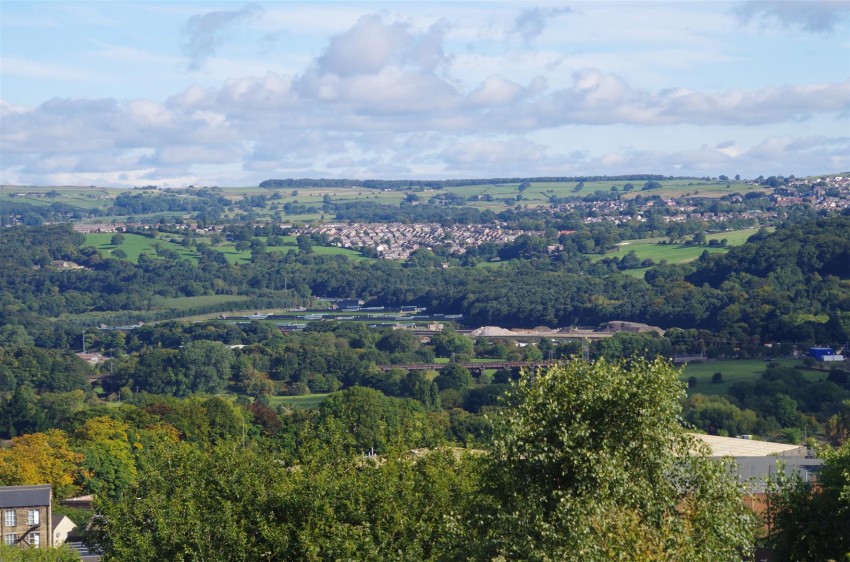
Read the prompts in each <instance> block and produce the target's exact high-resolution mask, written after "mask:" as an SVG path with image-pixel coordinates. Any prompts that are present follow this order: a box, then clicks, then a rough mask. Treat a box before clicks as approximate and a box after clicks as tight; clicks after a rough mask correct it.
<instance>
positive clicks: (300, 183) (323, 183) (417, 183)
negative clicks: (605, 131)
mask: <svg viewBox="0 0 850 562" xmlns="http://www.w3.org/2000/svg"><path fill="white" fill-rule="evenodd" d="M665 179H671V180H672V179H699V178H695V177H694V178H691V177H690V176H687V177H674V176H669V177H668V176H664V175H662V174H628V175H624V176H555V177H540V178H485V179H465V180H380V179H374V180H352V179H345V178H343V179H326V178H321V179H313V178H300V179H292V178H290V179H281V180H275V179H269V180H266V181H264V182H261V183H260V187H265V188H291V187H365V188H369V189H404V188H406V187H424V188H431V189H443V188H445V187H463V186H468V185H481V184H498V183H520V182H536V183H555V182H580V181H585V182H587V181H660V180H665Z"/></svg>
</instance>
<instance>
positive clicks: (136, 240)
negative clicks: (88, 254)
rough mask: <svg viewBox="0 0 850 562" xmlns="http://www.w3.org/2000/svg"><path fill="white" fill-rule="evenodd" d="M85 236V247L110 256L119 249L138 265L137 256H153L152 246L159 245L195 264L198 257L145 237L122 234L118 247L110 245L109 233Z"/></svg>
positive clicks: (168, 243)
mask: <svg viewBox="0 0 850 562" xmlns="http://www.w3.org/2000/svg"><path fill="white" fill-rule="evenodd" d="M85 236H86V241H85V243H84V244H85V245H86V246H94V247H95V248H97V249H98V250H99V251H100V252H101V253H102V254H104V255H110V253H111V252H112V250H116V249H118V248H121V249H122V250H123V251H124V252H125V253H126V254H127V260H129V261H131V262H133V263H138V262H139V256H140V255H142V254H145V253H147V254H151V255H153V256H155V255H156V250H155V249H154V245H156V244H159V245H160V247H162V248H166V249H168V250H173V251H175V252H177V253H178V254H179V255H180V257H182V258H186V259H188V260H191V261H193V262H195V263H197V261H198V258H199V257H200V255H199V254H198V253H197V252H195V251H192V250H187V249H186V248H184V247H183V246H180V245H178V244H174V243H173V242H169V241H167V240H159V239H155V238H148V237H147V236H141V235H139V234H129V233H128V234H122V236H123V237H124V242H123V243H122V244H121V245H120V246H113V245H112V236H113V235H112V234H109V233H94V234H86V235H85Z"/></svg>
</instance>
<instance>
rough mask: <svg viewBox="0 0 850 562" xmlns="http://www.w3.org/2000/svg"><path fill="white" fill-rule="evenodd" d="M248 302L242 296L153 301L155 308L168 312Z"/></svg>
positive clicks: (213, 296)
mask: <svg viewBox="0 0 850 562" xmlns="http://www.w3.org/2000/svg"><path fill="white" fill-rule="evenodd" d="M246 300H248V297H246V296H243V295H201V296H197V297H175V298H160V299H157V300H155V301H154V303H153V304H154V306H155V307H156V308H167V309H169V310H191V309H196V308H198V307H202V306H211V305H216V304H224V303H236V302H242V301H246Z"/></svg>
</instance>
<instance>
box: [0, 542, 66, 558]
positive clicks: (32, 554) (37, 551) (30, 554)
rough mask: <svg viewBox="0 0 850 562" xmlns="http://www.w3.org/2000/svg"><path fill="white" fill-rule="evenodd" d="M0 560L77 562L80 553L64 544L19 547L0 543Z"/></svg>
mask: <svg viewBox="0 0 850 562" xmlns="http://www.w3.org/2000/svg"><path fill="white" fill-rule="evenodd" d="M0 560H3V562H78V561H79V560H80V555H79V554H78V553H77V551H76V550H73V549H72V548H70V547H69V546H66V545H62V546H59V547H56V548H45V547H41V548H19V547H17V546H6V545H0Z"/></svg>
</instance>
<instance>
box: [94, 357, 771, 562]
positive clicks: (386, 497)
mask: <svg viewBox="0 0 850 562" xmlns="http://www.w3.org/2000/svg"><path fill="white" fill-rule="evenodd" d="M683 396H684V389H683V386H682V384H681V383H680V382H679V381H678V373H677V372H676V371H675V370H674V369H673V368H672V367H671V366H670V365H669V364H667V363H664V362H653V363H648V362H645V361H638V362H634V363H613V364H612V363H606V362H604V361H599V362H596V363H583V362H572V363H568V364H566V365H562V366H558V367H555V368H551V369H548V370H546V371H541V372H538V373H535V374H533V375H530V374H526V375H524V376H523V377H522V378H521V379H520V381H519V382H518V383H517V384H516V385H515V386H514V387H513V389H512V390H511V392H510V394H509V397H508V400H507V402H506V404H505V407H504V408H503V410H502V412H501V413H499V414H498V415H497V417H496V419H495V428H496V435H495V437H494V440H493V442H494V445H493V448H492V450H491V451H490V452H489V453H487V452H485V451H476V452H462V451H459V450H454V449H442V448H434V447H433V445H432V446H431V447H432V448H430V449H424V450H423V449H420V450H416V451H411V441H410V438H411V436H416V435H418V433H417V431H418V429H417V428H418V427H419V426H418V422H417V423H411V420H413V421H416V420H419V419H421V418H422V417H423V416H424V415H426V414H425V413H424V411H423V409H422V408H421V406H420V405H418V403H414V402H412V401H399V400H396V401H392V402H391V403H390V402H387V400H389V399H386V398H383V397H381V396H380V394H379V393H376V392H375V391H370V390H368V389H358V388H353V389H350V390H348V391H345V392H342V393H338V394H335V395H334V396H332V397H330V398H328V399H327V401H326V404H327V405H323V407H322V409H321V410H320V412H319V413H317V415H316V418H317V419H315V420H310V421H309V423H307V424H305V426H303V427H302V428H301V430H300V431H299V432H298V433H297V435H296V436H295V441H297V443H298V445H297V446H296V447H293V449H291V450H290V449H287V450H286V451H280V450H278V451H273V450H272V451H264V450H261V449H259V446H258V445H256V444H254V445H251V444H249V445H248V446H247V447H246V446H244V445H242V444H241V442H239V441H235V442H227V441H224V442H220V443H219V444H216V445H212V446H209V447H201V446H196V445H194V444H192V443H190V442H182V443H179V444H167V445H163V446H158V445H156V444H154V445H153V446H151V447H149V448H148V449H145V450H144V451H143V452H141V453H140V455H139V457H138V458H139V466H140V468H139V473H138V477H137V478H136V479H135V480H134V481H133V482H132V483H130V484H129V485H128V487H127V489H126V490H125V491H124V492H123V494H122V496H121V497H120V499H119V500H118V501H111V500H110V499H108V498H103V497H99V499H98V500H99V503H98V504H97V506H96V508H97V510H98V512H99V514H100V517H99V521H100V523H101V524H100V527H99V528H98V530H97V531H96V533H97V536H96V541H97V543H98V545H99V546H100V548H102V550H103V552H104V560H105V561H106V562H110V561H121V560H134V561H138V562H145V561H154V560H174V561H186V562H188V561H190V560H214V561H219V560H222V561H231V560H232V561H246V560H251V561H262V560H270V561H271V560H275V561H285V560H293V561H294V560H299V561H301V560H306V561H320V560H358V561H359V560H363V561H374V562H378V561H385V560H390V561H409V562H412V561H416V562H419V561H479V560H490V561H496V560H503V561H507V560H511V561H541V562H542V561H555V560H557V561H570V560H581V561H591V562H593V561H603V560H604V561H608V560H669V561H673V560H677V561H678V560H688V561H697V562H700V561H705V562H709V561H711V562H715V561H720V562H723V561H727V560H729V561H731V560H735V561H738V560H741V559H742V558H744V557H746V556H747V555H748V554H749V551H750V550H751V547H752V542H753V533H754V529H755V527H754V525H753V517H752V515H751V514H750V513H749V512H748V511H747V510H746V508H745V507H744V505H743V503H742V501H741V490H740V488H739V486H738V485H737V484H736V479H735V478H734V476H731V475H729V474H728V472H727V470H728V466H727V465H725V464H723V463H720V462H715V461H713V460H710V459H708V458H707V457H705V456H704V451H700V450H699V447H698V445H697V443H696V442H695V441H694V439H692V438H690V437H689V436H688V435H687V434H686V433H685V432H684V430H683V429H682V426H681V421H680V417H679V416H680V399H681V398H682V397H683ZM410 404H415V405H416V408H415V409H412V410H411V409H410ZM373 410H374V411H373ZM396 410H397V412H396ZM384 425H387V426H391V427H393V428H395V430H394V431H389V430H387V431H385V430H384V429H383V428H382V426H384ZM367 430H368V431H367ZM399 431H401V432H402V433H403V434H404V437H405V438H399V436H398V435H396V433H398V432H399ZM423 435H424V434H423ZM379 438H380V439H379ZM372 443H377V444H378V447H376V449H378V456H374V457H364V456H362V454H361V453H362V449H363V447H364V446H366V445H369V446H370V447H371V444H372ZM353 444H354V445H355V446H353ZM695 453H702V454H695Z"/></svg>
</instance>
